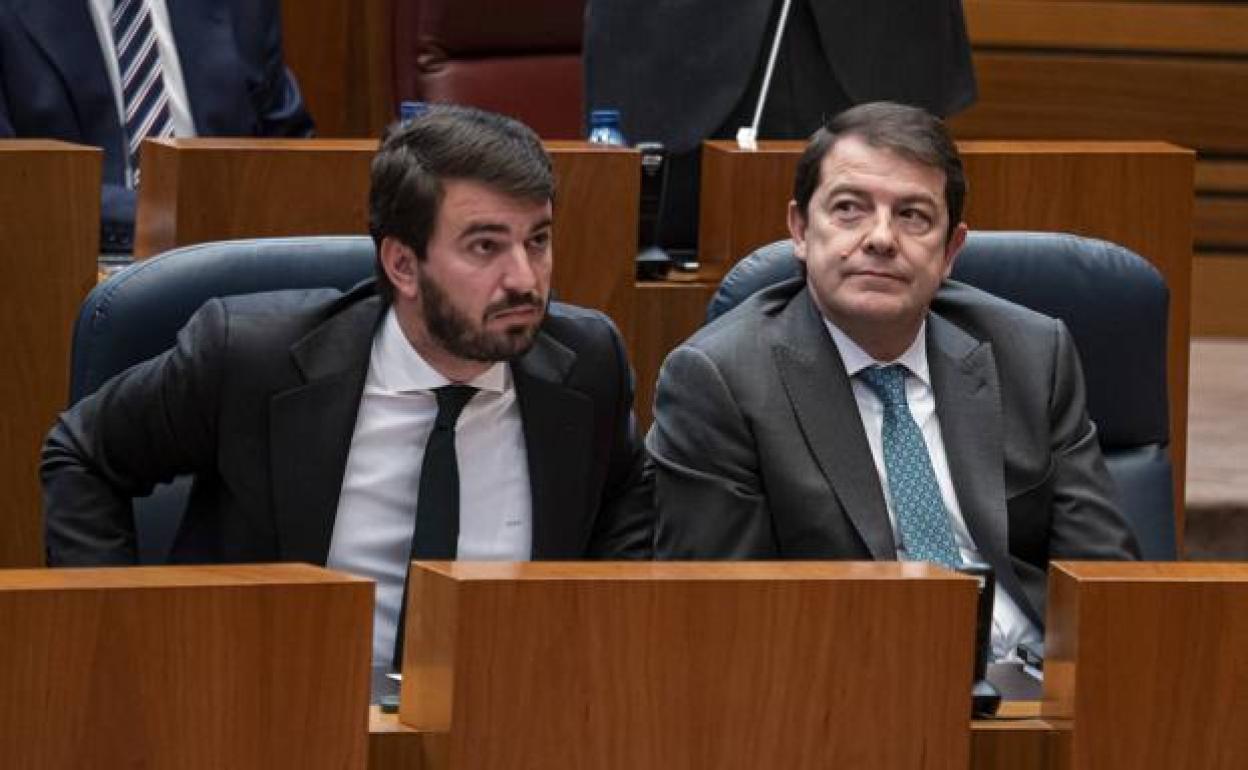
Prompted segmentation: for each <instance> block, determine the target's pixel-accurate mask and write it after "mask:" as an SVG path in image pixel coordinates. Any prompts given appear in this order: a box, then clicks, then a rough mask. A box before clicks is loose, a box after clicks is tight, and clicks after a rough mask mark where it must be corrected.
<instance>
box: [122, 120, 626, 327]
mask: <svg viewBox="0 0 1248 770" xmlns="http://www.w3.org/2000/svg"><path fill="white" fill-rule="evenodd" d="M546 147H547V150H548V151H549V152H550V155H551V160H552V162H553V164H554V169H555V177H556V184H557V187H558V192H557V194H556V198H555V212H554V216H555V222H556V225H555V232H554V254H555V271H554V279H553V280H554V290H555V292H556V294H557V296H558V297H559V298H560V299H563V300H566V301H568V302H572V303H575V304H578V305H584V306H586V307H594V308H599V309H601V310H603V311H605V312H607V313H608V314H610V315H611V317H612V318H614V319H615V322H616V324H617V325H618V326H619V327H620V330H621V332H622V333H623V334H624V336H625V338H626V339H628V340H630V341H631V340H632V338H633V307H634V304H635V302H634V298H633V271H634V267H633V260H634V257H635V256H636V254H637V217H638V210H637V200H638V195H639V191H640V185H641V156H640V155H639V154H638V153H637V152H636V151H635V150H630V149H624V148H606V147H599V146H591V145H589V144H588V143H586V142H548V143H547V144H546ZM376 148H377V143H376V142H375V141H373V140H352V139H336V140H335V139H315V140H289V139H287V140H282V139H270V140H263V139H163V140H149V141H148V142H147V143H146V144H145V145H144V149H143V161H142V162H143V188H142V190H141V191H140V195H139V213H138V223H137V227H136V232H135V256H136V257H139V258H145V257H150V256H152V255H154V254H159V253H160V252H162V251H166V250H168V249H172V248H176V247H178V246H185V245H188V244H192V243H202V242H205V241H218V240H226V239H232V238H263V237H273V236H290V235H365V234H367V233H368V188H369V163H370V162H371V160H372V157H373V154H374V153H375V151H376Z"/></svg>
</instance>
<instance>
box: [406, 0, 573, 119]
mask: <svg viewBox="0 0 1248 770" xmlns="http://www.w3.org/2000/svg"><path fill="white" fill-rule="evenodd" d="M584 16H585V0H526V2H523V3H519V2H516V0H395V5H394V73H395V84H394V85H395V87H394V93H395V96H396V98H398V99H400V100H404V99H411V100H419V101H426V102H453V103H457V104H468V105H472V106H474V107H481V108H483V109H487V110H492V111H494V112H501V113H503V114H505V115H510V116H512V117H514V118H518V119H519V120H521V121H523V122H525V123H527V124H528V125H530V126H532V127H533V130H534V131H536V132H537V133H538V135H540V136H541V137H542V138H543V139H581V138H584V127H583V125H582V121H583V112H584V111H583V108H582V102H583V99H584V97H583V88H582V82H583V75H582V64H581V37H582V28H583V26H584Z"/></svg>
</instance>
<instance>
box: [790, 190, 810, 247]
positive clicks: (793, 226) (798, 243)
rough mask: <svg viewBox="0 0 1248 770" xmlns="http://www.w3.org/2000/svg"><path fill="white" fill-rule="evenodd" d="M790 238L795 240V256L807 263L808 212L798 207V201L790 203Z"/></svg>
mask: <svg viewBox="0 0 1248 770" xmlns="http://www.w3.org/2000/svg"><path fill="white" fill-rule="evenodd" d="M789 237H790V238H792V239H793V254H794V255H795V256H796V257H797V258H798V259H800V260H802V261H803V262H805V261H806V212H804V211H802V209H801V207H799V206H798V205H797V201H793V200H791V201H789Z"/></svg>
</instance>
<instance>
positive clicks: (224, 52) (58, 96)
mask: <svg viewBox="0 0 1248 770" xmlns="http://www.w3.org/2000/svg"><path fill="white" fill-rule="evenodd" d="M312 130H313V127H312V120H311V118H310V117H309V116H308V113H307V111H306V110H305V109H304V105H303V99H302V97H301V96H300V94H299V88H298V86H297V85H296V84H295V79H294V76H293V75H292V74H291V73H290V71H289V70H288V69H287V68H286V66H285V64H283V61H282V32H281V8H280V3H279V2H277V0H0V138H4V137H21V138H42V139H61V140H64V141H67V142H75V143H79V144H88V145H94V146H96V147H100V148H102V149H103V150H104V166H103V182H104V188H103V192H102V197H101V209H100V212H101V227H100V250H101V251H102V252H106V253H128V252H130V251H131V250H132V249H133V238H134V214H135V189H136V188H137V186H138V184H139V181H140V180H139V145H140V143H141V142H142V140H143V139H144V138H147V137H153V138H155V137H162V136H165V137H167V136H179V137H187V136H309V135H311V133H312Z"/></svg>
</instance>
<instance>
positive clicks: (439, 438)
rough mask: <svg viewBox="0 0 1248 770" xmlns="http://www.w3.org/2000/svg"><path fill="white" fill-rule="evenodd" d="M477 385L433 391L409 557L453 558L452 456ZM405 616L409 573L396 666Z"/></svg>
mask: <svg viewBox="0 0 1248 770" xmlns="http://www.w3.org/2000/svg"><path fill="white" fill-rule="evenodd" d="M476 392H477V389H476V388H474V387H471V386H469V385H446V386H444V387H441V388H437V389H436V390H434V391H433V393H434V395H436V396H437V397H438V416H437V419H436V420H434V423H433V430H432V431H430V432H429V440H428V442H426V443H425V459H424V461H423V462H421V464H420V490H419V491H418V492H417V495H418V497H417V498H416V528H415V531H414V532H413V534H412V551H411V556H410V558H409V559H408V561H409V562H411V561H412V560H413V559H454V558H455V550H456V547H457V545H458V543H459V464H458V463H457V462H456V460H455V423H456V422H457V421H458V420H459V415H460V412H462V411H464V407H465V406H467V405H468V402H469V401H470V400H472V397H473V394H475V393H476ZM406 619H407V577H406V576H405V577H404V579H403V604H402V605H400V607H399V625H398V626H397V627H396V628H395V635H394V659H393V661H392V662H393V664H394V668H395V669H399V668H401V667H402V665H403V626H404V625H405V624H406Z"/></svg>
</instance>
